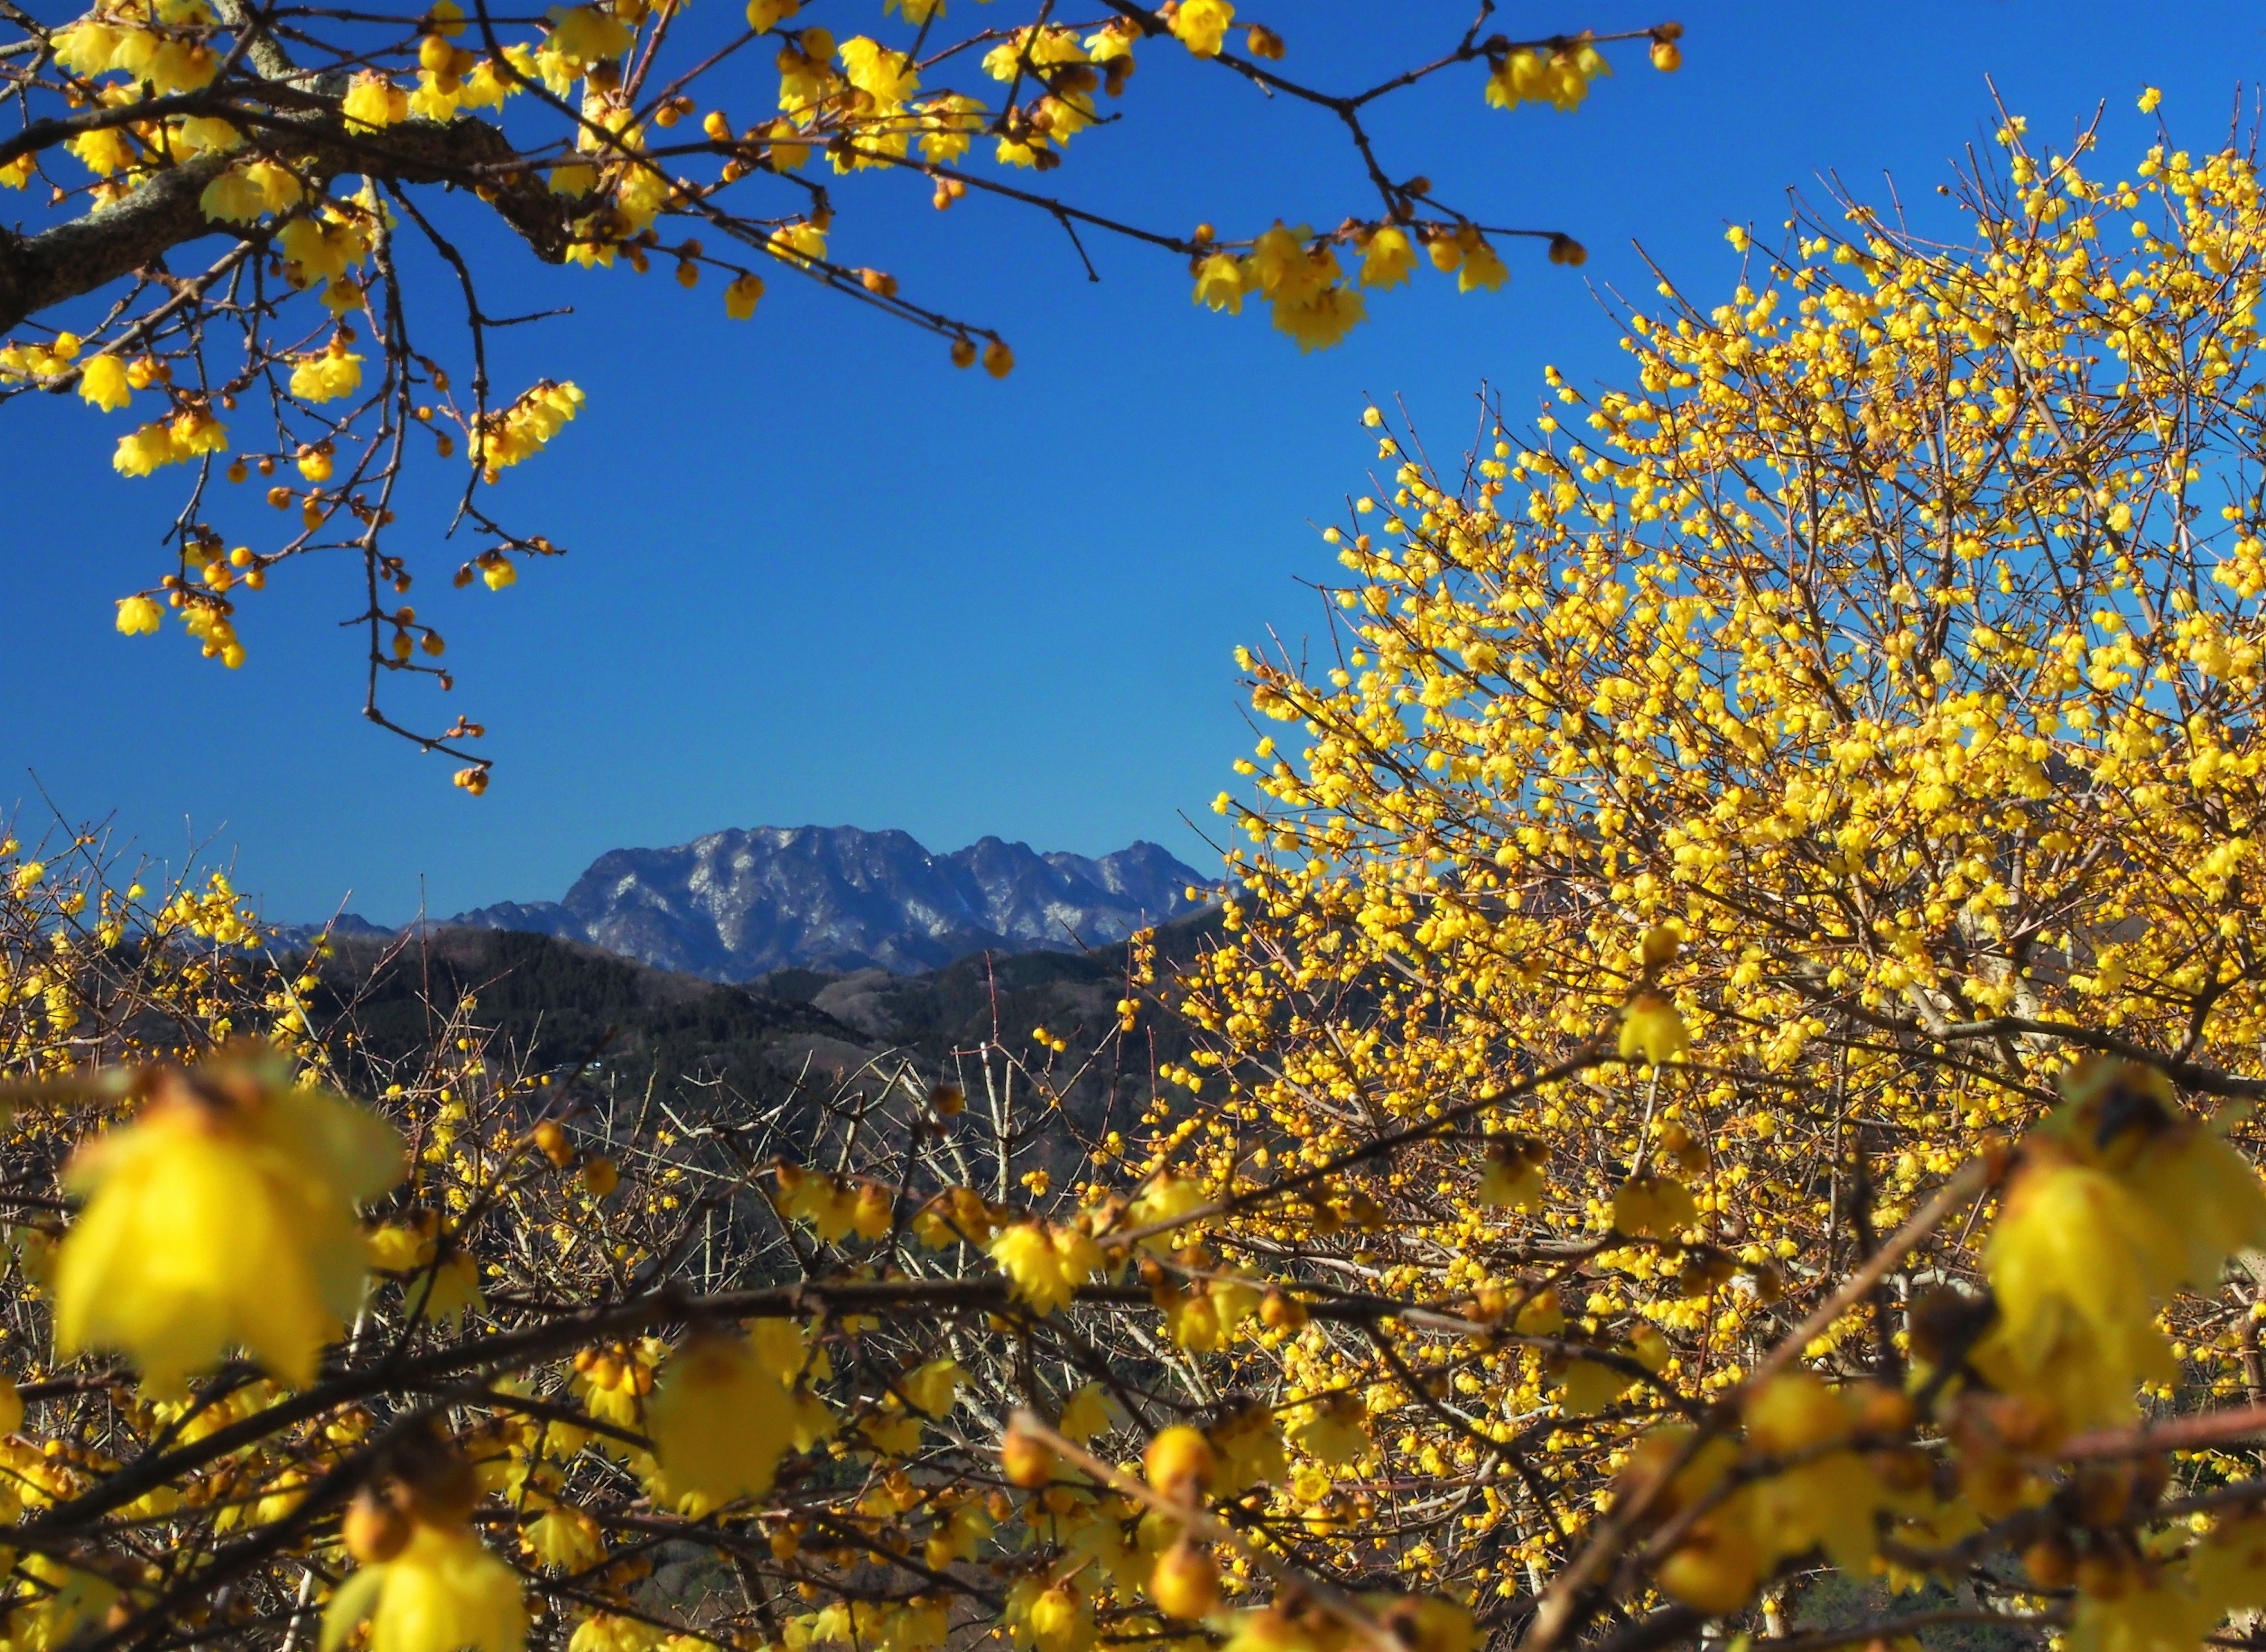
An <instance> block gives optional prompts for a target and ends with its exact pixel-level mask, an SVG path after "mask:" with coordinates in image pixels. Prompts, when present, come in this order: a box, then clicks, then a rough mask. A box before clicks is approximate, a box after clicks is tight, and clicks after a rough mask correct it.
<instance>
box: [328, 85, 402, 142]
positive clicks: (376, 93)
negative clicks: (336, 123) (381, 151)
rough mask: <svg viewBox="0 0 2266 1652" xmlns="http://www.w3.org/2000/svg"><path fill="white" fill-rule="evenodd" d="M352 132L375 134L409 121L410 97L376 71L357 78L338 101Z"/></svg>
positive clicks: (347, 125) (340, 111)
mask: <svg viewBox="0 0 2266 1652" xmlns="http://www.w3.org/2000/svg"><path fill="white" fill-rule="evenodd" d="M339 113H340V114H341V115H342V116H344V117H345V120H346V128H347V131H349V132H356V131H375V130H376V128H379V127H385V126H391V125H392V124H393V123H394V122H395V121H406V120H407V119H408V118H409V97H408V94H407V93H406V92H405V91H402V90H401V88H400V87H398V86H397V85H395V84H393V83H392V82H391V81H390V80H388V79H387V78H386V77H384V75H382V74H379V73H377V72H376V71H375V70H371V71H368V72H365V73H362V74H359V75H356V76H355V77H354V80H353V83H352V84H349V85H348V86H347V95H346V96H345V97H344V98H343V99H340V102H339Z"/></svg>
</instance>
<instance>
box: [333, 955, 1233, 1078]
mask: <svg viewBox="0 0 2266 1652" xmlns="http://www.w3.org/2000/svg"><path fill="white" fill-rule="evenodd" d="M1216 929H1217V917H1216V916H1215V915H1212V914H1210V913H1206V914H1202V915H1198V916H1196V917H1189V918H1184V919H1182V920H1181V921H1179V922H1177V923H1175V924H1173V925H1168V926H1166V928H1165V929H1164V930H1163V931H1162V932H1160V934H1159V950H1160V952H1161V953H1162V954H1164V955H1165V956H1166V957H1168V958H1186V957H1188V956H1192V955H1193V954H1194V953H1195V949H1196V948H1197V947H1199V946H1200V945H1201V944H1202V940H1203V939H1204V938H1205V937H1206V936H1207V935H1209V934H1211V933H1214V932H1216ZM316 969H317V974H318V979H319V980H320V982H321V985H320V987H319V988H318V990H316V991H315V992H314V993H312V994H311V995H310V1001H309V1009H310V1012H311V1016H312V1019H313V1020H314V1022H315V1025H316V1027H317V1028H318V1031H319V1032H320V1033H321V1034H323V1035H324V1036H325V1040H326V1042H329V1043H330V1045H331V1047H332V1049H333V1052H334V1053H335V1054H336V1055H337V1056H339V1057H340V1059H342V1060H344V1061H346V1062H347V1064H349V1065H350V1066H355V1067H360V1068H362V1070H363V1071H364V1072H365V1074H366V1076H368V1077H369V1078H374V1079H377V1080H379V1081H383V1080H384V1078H385V1071H384V1070H385V1068H386V1065H387V1064H390V1063H392V1062H395V1061H399V1060H401V1059H403V1058H405V1057H409V1056H413V1055H414V1054H415V1053H416V1052H418V1051H420V1050H421V1049H424V1048H425V1047H426V1046H427V1042H428V1039H429V1038H430V1036H431V1029H432V1028H433V1027H435V1025H437V1024H438V1023H439V1021H440V1020H442V1019H443V1018H445V1016H446V1015H447V1013H448V1012H449V1010H450V1007H451V1006H453V1005H456V1004H457V1002H458V1001H459V1000H460V999H462V998H464V997H465V996H466V995H468V994H469V995H471V996H473V997H475V998H477V1001H478V1008H477V1011H476V1012H475V1015H476V1019H477V1020H478V1021H479V1024H480V1025H482V1026H483V1027H492V1028H493V1029H495V1031H496V1033H497V1034H498V1036H499V1038H500V1040H501V1043H502V1045H503V1046H504V1047H505V1049H508V1050H511V1051H514V1052H517V1053H519V1054H520V1055H522V1056H523V1058H524V1059H525V1060H527V1061H528V1063H529V1064H530V1065H531V1066H532V1067H534V1068H537V1069H539V1070H549V1069H552V1068H558V1067H564V1066H568V1065H572V1064H576V1063H578V1062H581V1061H583V1060H584V1059H586V1058H590V1057H593V1056H595V1060H596V1065H597V1067H598V1070H599V1071H600V1072H601V1073H602V1074H603V1075H604V1076H605V1077H606V1078H607V1079H608V1080H609V1081H610V1085H611V1086H612V1087H613V1088H615V1089H616V1090H617V1091H621V1090H623V1089H625V1088H626V1089H629V1090H631V1091H634V1092H642V1091H643V1089H644V1088H645V1086H646V1085H647V1082H648V1081H652V1082H654V1083H657V1084H658V1085H661V1086H662V1087H663V1088H664V1089H669V1090H676V1089H681V1088H682V1087H683V1086H685V1085H691V1084H697V1085H720V1086H721V1092H722V1094H723V1095H724V1097H725V1098H726V1099H727V1100H735V1101H739V1102H749V1103H761V1102H764V1101H767V1100H771V1099H775V1098H777V1097H778V1096H780V1095H782V1094H783V1093H785V1091H786V1088H787V1087H788V1086H789V1084H790V1081H791V1080H792V1079H793V1078H794V1077H795V1076H796V1075H797V1074H799V1073H801V1072H803V1071H806V1069H808V1070H809V1071H812V1072H813V1073H815V1075H818V1076H819V1077H820V1078H822V1081H826V1082H830V1081H831V1080H832V1079H833V1078H838V1077H842V1076H845V1075H847V1074H849V1073H852V1072H854V1071H856V1070H857V1069H858V1068H859V1067H860V1066H862V1065H863V1064H866V1062H868V1061H870V1060H872V1059H874V1057H876V1056H881V1055H882V1054H884V1053H885V1052H895V1053H897V1054H900V1055H902V1056H906V1057H909V1058H910V1059H911V1060H912V1061H913V1063H914V1064H915V1066H916V1067H917V1069H918V1071H920V1072H921V1073H922V1074H923V1075H924V1076H925V1077H930V1078H934V1077H940V1076H944V1075H946V1074H949V1073H951V1072H952V1071H954V1052H955V1051H960V1050H967V1049H973V1048H975V1047H976V1046H978V1045H981V1044H982V1043H983V1042H985V1041H987V1040H988V1039H990V1037H992V1036H993V1034H994V1032H995V1030H996V1032H997V1034H998V1036H999V1037H1000V1038H1001V1040H1002V1041H1003V1042H1008V1043H1010V1044H1012V1045H1014V1046H1015V1047H1017V1048H1018V1049H1021V1048H1023V1047H1024V1046H1025V1045H1026V1044H1027V1040H1028V1037H1029V1034H1030V1032H1031V1030H1032V1029H1033V1028H1034V1027H1040V1026H1044V1027H1048V1028H1049V1030H1050V1031H1053V1032H1056V1033H1059V1034H1063V1035H1064V1036H1065V1037H1067V1038H1069V1039H1070V1040H1071V1046H1072V1048H1073V1049H1078V1048H1079V1047H1080V1046H1081V1044H1090V1043H1091V1042H1098V1040H1099V1038H1100V1035H1101V1034H1102V1033H1103V1032H1105V1031H1106V1030H1107V1027H1108V1026H1109V1024H1110V1023H1111V1022H1112V1021H1113V1020H1115V1015H1116V1004H1117V1000H1118V998H1119V997H1120V995H1121V993H1122V988H1123V982H1124V971H1125V949H1124V947H1122V945H1121V946H1112V947H1101V948H1098V949H1096V951H1095V952H1093V954H1066V953H1058V952H1038V953H1025V954H1007V955H991V956H984V955H977V956H972V957H966V958H961V959H959V960H956V961H954V962H953V963H951V964H948V965H947V966H946V967H944V968H943V969H935V970H929V971H925V972H923V973H921V974H918V975H910V976H904V975H891V974H889V973H888V972H887V971H885V970H881V969H863V970H858V971H852V972H849V973H836V972H832V971H826V970H814V969H789V970H784V971H779V972H777V973H774V974H772V975H770V976H765V977H763V978H761V979H759V980H757V981H755V982H752V983H744V984H725V983H716V982H713V981H708V980H705V979H702V978H699V977H698V976H688V975H684V974H682V973H678V972H674V971H669V970H664V969H654V968H651V967H650V966H647V965H645V964H641V963H638V962H635V961H631V960H629V959H625V958H621V957H618V956H613V955H610V954H607V953H605V952H603V951H601V950H599V949H597V948H596V947H591V946H589V945H588V943H583V942H576V941H571V940H562V939H559V938H557V937H554V936H546V935H537V934H526V933H517V932H508V931H502V930H480V929H444V928H437V927H435V928H432V929H428V930H427V931H425V932H421V933H419V934H415V935H409V936H400V937H395V936H372V935H362V936H347V937H338V938H334V939H333V942H332V950H331V954H330V956H328V957H326V958H325V959H322V960H320V961H318V964H317V966H316ZM1151 1036H1152V1034H1151V1031H1150V1030H1149V1029H1147V1028H1145V1027H1144V1030H1143V1031H1142V1033H1141V1034H1139V1036H1138V1039H1137V1045H1136V1050H1135V1053H1134V1054H1133V1055H1131V1056H1128V1057H1127V1062H1128V1064H1129V1065H1131V1066H1137V1067H1138V1068H1139V1069H1140V1070H1141V1071H1140V1073H1139V1074H1138V1075H1137V1074H1136V1073H1134V1072H1130V1071H1129V1072H1127V1073H1126V1074H1124V1075H1123V1076H1124V1078H1127V1079H1128V1080H1129V1079H1131V1078H1135V1077H1136V1076H1141V1077H1145V1070H1146V1067H1147V1065H1148V1064H1149V1063H1150V1062H1151V1061H1152V1060H1153V1061H1164V1060H1173V1059H1179V1058H1182V1057H1184V1056H1186V1055H1187V1053H1188V1047H1187V1044H1186V1042H1185V1041H1184V1040H1183V1039H1182V1038H1181V1036H1180V1034H1179V1031H1178V1029H1177V1028H1176V1027H1173V1026H1171V1024H1170V1023H1168V1022H1165V1023H1159V1027H1158V1028H1157V1030H1156V1032H1155V1034H1153V1036H1154V1037H1155V1039H1156V1041H1157V1042H1156V1043H1155V1045H1154V1048H1153V1049H1152V1048H1151ZM1110 1077H1111V1076H1110V1075H1107V1074H1105V1075H1102V1077H1101V1078H1100V1080H1099V1081H1098V1082H1097V1083H1095V1084H1093V1085H1089V1086H1088V1087H1087V1090H1088V1093H1087V1095H1086V1097H1085V1102H1086V1105H1089V1106H1095V1107H1098V1106H1100V1105H1101V1104H1103V1103H1105V1102H1106V1101H1107V1098H1108V1096H1109V1095H1110V1094H1112V1093H1115V1091H1116V1089H1117V1085H1115V1084H1114V1083H1111V1082H1110Z"/></svg>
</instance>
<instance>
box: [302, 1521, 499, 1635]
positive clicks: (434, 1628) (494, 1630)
mask: <svg viewBox="0 0 2266 1652" xmlns="http://www.w3.org/2000/svg"><path fill="white" fill-rule="evenodd" d="M365 1619H367V1620H368V1621H369V1652H520V1648H522V1647H523V1646H524V1645H525V1644H526V1641H527V1604H526V1602H525V1600H524V1599H523V1597H522V1596H521V1593H520V1587H519V1579H518V1577H517V1576H516V1575H515V1574H514V1573H513V1571H512V1569H511V1568H509V1567H508V1566H506V1565H505V1564H504V1563H503V1562H502V1561H499V1560H498V1559H496V1557H495V1556H494V1555H493V1554H491V1553H488V1552H487V1550H486V1548H484V1547H482V1546H481V1544H480V1540H479V1539H478V1538H476V1537H474V1536H473V1535H472V1534H471V1531H467V1530H466V1529H464V1527H462V1526H455V1527H447V1528H444V1527H440V1526H434V1525H428V1524H426V1523H424V1522H423V1521H419V1522H417V1523H416V1524H414V1525H413V1528H412V1530H411V1531H410V1535H409V1541H408V1543H407V1545H406V1546H405V1547H404V1548H403V1549H402V1550H401V1552H400V1553H398V1554H397V1555H395V1556H394V1557H393V1558H392V1559H391V1560H389V1561H381V1562H379V1563H378V1564H376V1565H374V1566H365V1567H363V1568H362V1569H361V1570H360V1571H358V1572H356V1573H355V1575H353V1576H351V1577H349V1578H347V1581H346V1582H345V1583H341V1584H340V1586H339V1590H338V1593H336V1594H335V1595H333V1596H332V1597H331V1604H330V1605H329V1606H328V1607H327V1608H325V1611H324V1612H323V1639H322V1646H321V1648H320V1652H336V1648H339V1647H340V1645H342V1644H343V1643H344V1642H345V1641H346V1638H347V1636H348V1635H350V1634H353V1633H354V1631H355V1626H357V1625H358V1624H360V1623H362V1622H363V1621H364V1620H365Z"/></svg>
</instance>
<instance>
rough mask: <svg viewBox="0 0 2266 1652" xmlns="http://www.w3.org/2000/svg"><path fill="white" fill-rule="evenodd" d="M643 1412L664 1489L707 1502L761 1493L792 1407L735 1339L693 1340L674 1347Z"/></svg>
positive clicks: (783, 1444) (787, 1441)
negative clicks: (665, 1483)
mask: <svg viewBox="0 0 2266 1652" xmlns="http://www.w3.org/2000/svg"><path fill="white" fill-rule="evenodd" d="M646 1410H647V1429H648V1432H649V1433H650V1435H651V1436H652V1439H653V1444H654V1457H655V1458H658V1459H659V1461H660V1463H661V1466H662V1473H664V1474H665V1475H667V1477H668V1481H669V1490H670V1492H671V1493H672V1494H680V1495H681V1494H683V1493H688V1492H689V1493H693V1494H696V1495H699V1496H702V1497H704V1498H706V1499H708V1500H709V1501H711V1502H730V1501H731V1500H732V1499H734V1498H735V1497H759V1496H761V1495H763V1494H764V1493H765V1492H767V1491H769V1490H770V1489H771V1477H772V1475H773V1474H774V1473H776V1472H777V1470H778V1459H779V1458H780V1456H781V1454H782V1453H784V1452H785V1451H786V1449H787V1448H788V1446H789V1445H791V1444H793V1440H794V1435H795V1416H794V1408H793V1402H792V1400H790V1398H789V1396H788V1394H787V1392H786V1389H785V1388H784V1387H783V1386H781V1385H780V1383H779V1379H778V1377H777V1376H775V1375H773V1374H772V1372H771V1371H769V1370H767V1369H765V1367H764V1362H763V1360H762V1359H760V1358H759V1357H758V1356H757V1350H756V1349H755V1348H754V1347H753V1346H752V1345H751V1344H750V1343H749V1341H748V1340H747V1338H745V1337H743V1336H724V1335H713V1334H711V1335H702V1336H696V1337H694V1338H693V1339H692V1340H691V1341H688V1342H686V1343H685V1344H684V1345H683V1347H682V1348H680V1349H676V1351H675V1352H674V1353H672V1354H671V1355H670V1356H669V1362H668V1363H667V1364H665V1365H664V1366H663V1367H662V1371H661V1377H660V1380H659V1381H658V1382H657V1383H656V1385H654V1393H653V1398H652V1400H650V1401H649V1402H648V1404H647V1407H646Z"/></svg>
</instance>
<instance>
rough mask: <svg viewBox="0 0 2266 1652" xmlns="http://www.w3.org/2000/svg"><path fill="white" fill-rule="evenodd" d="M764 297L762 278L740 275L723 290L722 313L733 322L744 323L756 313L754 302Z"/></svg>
mask: <svg viewBox="0 0 2266 1652" xmlns="http://www.w3.org/2000/svg"><path fill="white" fill-rule="evenodd" d="M762 296H764V278H763V277H762V276H760V275H753V274H749V275H742V276H741V277H740V278H739V279H738V280H737V281H734V282H733V283H732V284H731V285H730V286H728V287H727V288H725V289H724V313H725V314H726V315H727V316H728V317H729V318H731V319H733V320H734V321H745V320H747V319H748V318H749V317H750V316H753V315H754V314H755V313H756V300H757V299H758V298H761V297H762Z"/></svg>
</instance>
